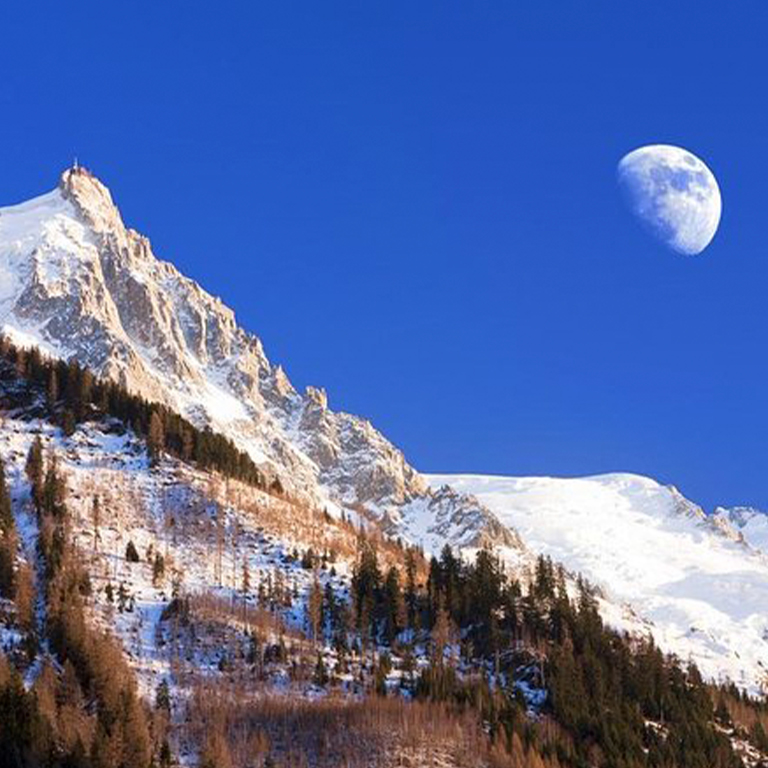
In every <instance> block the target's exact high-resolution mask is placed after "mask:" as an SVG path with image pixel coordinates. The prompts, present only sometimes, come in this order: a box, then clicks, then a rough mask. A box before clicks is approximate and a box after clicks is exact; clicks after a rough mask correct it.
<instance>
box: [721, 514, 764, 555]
mask: <svg viewBox="0 0 768 768" xmlns="http://www.w3.org/2000/svg"><path fill="white" fill-rule="evenodd" d="M714 517H715V519H716V520H720V521H722V523H723V524H726V525H729V526H731V527H732V528H733V529H735V530H736V531H738V532H739V534H740V535H741V536H742V537H743V538H744V541H745V542H746V543H747V544H749V546H750V547H753V548H754V549H758V550H760V551H761V552H763V553H764V554H766V555H768V514H766V513H765V512H763V511H762V510H760V509H755V508H754V507H730V508H728V509H726V508H724V507H718V508H717V509H716V510H715V514H714Z"/></svg>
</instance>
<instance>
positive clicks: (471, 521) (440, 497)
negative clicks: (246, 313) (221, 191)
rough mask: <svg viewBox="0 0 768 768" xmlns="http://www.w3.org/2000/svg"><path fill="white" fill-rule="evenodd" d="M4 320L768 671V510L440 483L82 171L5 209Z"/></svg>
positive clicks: (457, 540)
mask: <svg viewBox="0 0 768 768" xmlns="http://www.w3.org/2000/svg"><path fill="white" fill-rule="evenodd" d="M0 326H1V327H2V330H3V332H4V333H7V334H8V335H9V336H11V338H12V339H13V340H15V341H16V342H17V343H20V344H22V345H31V344H34V345H37V346H39V347H40V348H41V349H43V350H44V351H45V352H47V353H48V354H50V355H52V356H56V357H61V358H65V359H69V358H71V357H74V358H76V359H77V360H78V361H80V362H81V363H83V364H85V365H87V366H88V367H90V368H91V369H92V370H94V371H95V372H96V373H98V374H100V375H103V376H108V377H111V378H113V379H115V380H117V381H119V382H121V383H122V384H124V385H126V386H127V387H128V388H129V389H131V390H133V391H135V392H138V393H140V394H142V395H144V396H145V397H147V398H149V399H152V400H157V401H160V402H163V403H166V404H167V405H169V406H170V407H172V408H173V409H174V410H177V411H179V412H181V413H183V414H184V415H185V416H187V417H188V418H189V419H190V420H192V421H193V422H195V423H196V424H198V425H200V426H204V425H210V426H211V427H212V428H213V429H215V430H216V431H219V432H222V433H224V434H226V435H227V436H229V437H230V438H232V439H233V440H234V441H235V442H236V443H237V444H238V445H239V446H240V447H241V448H243V449H244V450H246V451H248V452H249V453H250V455H251V456H252V457H253V459H254V460H255V461H257V462H259V463H260V464H261V465H262V466H263V467H264V469H265V470H266V471H267V473H268V474H269V473H272V474H274V475H276V476H279V477H280V479H281V481H282V483H283V484H284V485H285V486H286V488H287V490H288V492H289V495H290V496H291V497H293V498H295V499H300V500H303V501H306V502H307V503H308V505H309V506H312V507H315V508H317V509H323V508H325V509H327V510H328V512H329V513H331V514H332V515H337V514H338V513H339V511H340V509H342V508H346V509H347V510H351V511H353V512H354V513H356V514H359V515H363V516H365V515H366V514H367V515H371V516H373V517H375V518H377V519H379V520H380V521H381V523H382V525H383V527H384V529H385V530H387V531H389V532H391V533H393V534H397V535H402V536H405V537H406V538H407V539H409V540H411V541H413V542H416V543H421V544H422V545H423V546H424V547H425V549H426V550H427V551H428V552H435V551H438V550H439V549H440V548H441V547H442V546H443V545H444V544H445V543H450V544H451V545H453V546H456V547H459V548H461V549H463V550H464V551H465V552H467V553H471V552H472V551H473V550H474V549H476V548H477V547H479V546H482V545H483V544H486V543H490V544H492V545H494V546H496V547H498V548H499V549H500V551H501V552H502V553H503V555H504V556H505V557H506V559H507V561H508V562H509V563H510V565H512V566H515V567H518V566H521V567H527V566H528V565H529V564H530V563H531V557H532V552H534V551H535V552H545V553H547V554H550V555H551V556H552V557H553V558H554V559H556V560H559V561H562V562H563V563H564V564H565V565H566V566H567V567H568V568H569V569H571V570H572V571H580V572H583V573H584V574H585V575H586V576H587V577H588V578H589V579H590V580H591V581H593V582H595V583H596V584H598V585H599V586H600V587H602V589H603V592H604V594H605V596H606V599H605V600H604V601H603V603H602V605H603V609H604V612H605V615H606V618H607V619H609V620H610V621H611V622H612V623H614V624H616V625H619V626H625V627H627V628H629V629H632V630H633V631H648V630H650V631H652V632H653V634H654V636H655V637H656V639H657V641H658V643H659V644H660V645H661V646H662V647H663V648H664V649H666V650H668V651H673V652H676V653H677V654H678V655H680V656H681V657H683V658H687V657H688V656H691V657H692V658H694V659H695V660H696V662H697V663H698V664H699V665H700V667H701V668H702V670H703V671H704V672H705V673H706V674H708V675H710V676H712V677H722V676H724V675H728V676H729V677H730V678H732V679H733V680H735V681H736V682H739V683H740V684H742V685H745V686H746V687H750V688H753V689H754V688H755V687H756V685H757V683H758V681H759V680H762V679H763V677H764V675H765V671H766V669H765V667H764V666H763V665H764V664H766V663H768V661H766V660H768V645H767V644H768V640H766V638H768V619H766V615H765V613H764V611H763V608H764V606H765V605H766V604H767V602H766V598H768V559H767V558H768V555H767V554H763V553H768V526H767V525H766V518H765V516H761V515H759V513H755V512H754V511H753V510H751V511H749V514H747V512H746V511H744V512H740V511H738V510H728V511H725V510H722V511H719V512H718V514H716V515H714V516H707V515H705V514H704V513H703V512H702V510H701V509H700V508H699V507H697V506H696V505H695V504H692V503H691V502H689V501H687V500H686V499H684V498H683V497H682V496H681V495H680V494H679V493H678V492H677V491H676V490H674V489H672V488H667V487H664V486H661V485H658V484H657V483H655V482H654V481H652V480H648V479H646V478H640V477H637V476H633V475H608V476H604V477H596V478H584V479H580V480H556V479H548V478H528V479H522V478H521V479H514V478H494V477H481V476H459V475H455V476H452V475H446V476H431V477H429V478H425V477H424V476H423V475H421V474H419V473H418V472H417V471H416V470H415V469H414V468H413V467H412V466H410V464H408V462H407V461H406V459H405V457H404V456H403V454H402V453H401V452H400V451H399V450H398V449H397V448H396V447H395V446H394V445H393V444H392V443H390V442H389V441H388V440H387V439H386V438H385V437H384V436H383V435H382V434H381V433H379V432H378V431H377V430H376V429H375V428H374V427H373V426H372V425H371V424H370V423H369V422H368V421H366V420H364V419H361V418H359V417H356V416H353V415H350V414H345V413H338V412H334V411H332V410H331V409H330V408H329V407H328V398H327V395H326V393H325V391H324V390H322V389H319V388H314V387H308V388H307V390H306V391H305V392H303V393H302V392H298V391H297V390H296V389H295V388H294V387H293V385H292V384H291V382H290V380H289V378H288V377H287V375H286V374H285V372H284V370H283V369H282V368H281V367H280V366H279V365H274V364H273V363H272V362H270V360H269V359H268V358H267V356H266V354H265V352H264V349H263V346H262V343H261V341H260V340H259V339H258V338H257V337H256V336H254V335H252V334H250V333H248V332H247V331H245V330H243V329H242V328H240V327H239V326H238V325H237V322H236V320H235V316H234V313H233V312H232V311H231V310H230V309H229V308H227V307H226V306H224V304H222V302H221V301H220V300H219V299H217V298H214V297H213V296H211V295H210V294H208V293H206V292H205V291H204V290H203V289H202V288H201V287H200V286H199V285H197V283H195V282H194V281H193V280H190V279H188V278H186V277H185V276H184V275H182V274H181V273H180V272H179V271H178V270H177V269H176V268H175V267H174V266H173V265H172V264H170V263H168V262H164V261H160V260H159V259H157V258H156V257H155V255H154V254H153V252H152V248H151V246H150V243H149V240H147V239H146V238H145V237H143V236H142V235H140V234H138V233H137V232H136V231H134V230H132V229H129V228H127V227H125V225H124V224H123V221H122V218H121V216H120V213H119V211H118V209H117V207H116V206H115V204H114V203H113V201H112V198H111V195H110V193H109V191H108V189H107V188H106V187H105V186H104V185H103V184H102V183H101V182H99V181H98V180H97V179H96V178H95V177H94V176H93V175H91V174H90V173H89V172H88V171H86V170H84V169H82V168H74V169H70V170H68V171H66V172H65V173H64V174H63V175H62V177H61V181H60V183H59V185H58V187H57V188H56V189H55V190H54V191H52V192H50V193H48V194H45V195H43V196H41V197H38V198H36V199H34V200H31V201H29V202H26V203H22V204H20V205H16V206H12V207H7V208H0ZM760 550H762V552H761V551H760Z"/></svg>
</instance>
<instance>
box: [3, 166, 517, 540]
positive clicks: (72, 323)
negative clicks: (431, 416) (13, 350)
mask: <svg viewBox="0 0 768 768" xmlns="http://www.w3.org/2000/svg"><path fill="white" fill-rule="evenodd" d="M0 324H1V325H2V329H3V332H4V333H5V334H6V335H8V336H9V337H10V338H11V339H12V340H13V341H15V342H16V343H18V344H21V345H35V346H37V347H39V348H40V349H42V350H43V351H45V352H46V353H48V354H49V355H51V356H53V357H57V358H63V359H76V360H77V361H78V362H80V363H81V364H83V365H85V366H87V367H88V368H89V369H91V370H92V371H93V372H94V373H96V374H98V375H101V376H105V377H108V378H111V379H114V380H115V381H117V382H119V383H120V384H122V385H124V386H126V387H127V388H128V389H130V390H131V391H133V392H136V393H138V394H141V395H143V396H145V397H146V398H148V399H150V400H154V401H158V402H162V403H164V404H166V405H168V406H169V407H171V408H172V409H173V410H175V411H177V412H179V413H181V414H182V415H184V416H186V417H187V418H189V419H190V420H191V421H192V422H193V423H195V424H197V425H199V426H205V425H207V426H210V427H211V428H212V429H213V430H215V431H218V432H221V433H223V434H225V435H227V436H228V437H230V438H232V439H233V440H234V441H235V443H236V444H237V445H238V446H239V447H240V448H241V449H243V450H245V451H247V452H248V453H249V454H250V455H251V457H252V458H253V459H254V461H256V462H258V463H259V464H261V465H262V466H263V468H264V469H265V471H266V473H267V474H268V475H273V476H278V477H279V478H280V480H281V482H282V483H283V484H284V485H285V487H286V489H287V491H288V492H289V494H291V495H294V496H298V497H301V498H304V499H306V500H308V501H310V502H311V503H313V504H315V505H317V506H318V507H320V508H325V509H327V510H328V511H329V512H330V513H331V514H338V513H339V511H340V509H341V508H346V509H347V510H348V511H353V512H355V513H361V514H366V515H368V516H372V517H374V518H376V519H380V520H383V521H384V522H385V524H386V525H387V526H388V529H389V530H390V531H392V532H396V529H397V521H398V520H399V518H400V513H399V510H400V508H401V507H402V506H403V505H405V504H408V503H410V502H413V501H415V500H419V501H420V503H422V504H423V505H425V506H426V507H427V508H428V507H429V506H430V505H431V504H432V503H433V496H434V494H433V493H432V491H430V489H429V487H428V485H427V483H426V482H425V480H424V478H423V477H422V476H421V475H420V474H419V473H418V472H417V471H416V470H414V469H413V467H411V466H410V465H409V464H408V463H407V462H406V460H405V458H404V457H403V454H402V453H401V452H400V451H399V450H398V449H397V448H396V447H395V446H393V445H392V443H390V442H389V441H388V440H387V439H386V438H385V437H384V436H383V435H382V434H381V433H380V432H378V431H377V430H376V429H375V428H374V427H373V426H372V425H371V424H370V423H369V422H368V421H366V420H365V419H361V418H358V417H356V416H352V415H350V414H346V413H337V412H334V411H332V410H331V409H330V408H329V407H328V398H327V396H326V393H325V391H324V390H322V389H319V388H315V387H308V388H307V390H306V391H305V392H303V393H300V392H297V391H296V389H295V388H294V387H293V385H292V384H291V382H290V380H289V379H288V376H287V375H286V374H285V372H284V370H283V369H282V368H281V367H280V366H279V365H273V364H272V363H271V362H270V361H269V359H268V358H267V356H266V354H265V352H264V348H263V346H262V343H261V341H260V340H259V339H258V337H256V336H254V335H252V334H250V333H248V332H246V331H245V330H243V329H242V328H240V327H239V326H238V325H237V323H236V321H235V315H234V313H233V312H232V310H230V309H229V308H227V307H226V306H225V305H224V304H222V302H221V301H220V300H219V299H217V298H214V297H213V296H211V295H210V294H208V293H206V292H205V291H204V290H203V289H202V288H201V287H200V286H199V285H198V284H197V283H195V282H194V281H193V280H190V279H189V278H187V277H184V276H183V275H182V274H180V273H179V271H178V270H177V269H176V268H175V267H174V266H173V265H172V264H170V263H168V262H164V261H160V260H158V259H157V258H156V257H155V256H154V254H153V252H152V248H151V245H150V242H149V240H148V239H147V238H146V237H143V236H142V235H140V234H139V233H138V232H136V231H135V230H133V229H129V228H127V227H126V226H125V225H124V224H123V221H122V218H121V216H120V213H119V211H118V209H117V207H116V205H115V204H114V202H113V200H112V197H111V195H110V193H109V190H108V189H107V188H106V187H105V186H104V185H103V184H102V183H101V182H100V181H99V180H98V179H97V178H95V177H94V176H93V175H92V174H91V173H89V172H88V171H87V170H86V169H84V168H82V167H76V168H72V169H69V170H67V171H65V172H64V173H63V174H62V176H61V179H60V182H59V185H58V187H57V188H56V189H55V190H53V191H52V192H49V193H48V194H45V195H43V196H41V197H38V198H35V199H34V200H31V201H29V202H26V203H22V204H21V205H16V206H12V207H6V208H2V209H0ZM454 501H455V503H456V504H457V505H458V506H457V513H458V514H459V516H460V517H461V519H462V520H463V519H465V518H466V516H467V514H468V513H469V511H468V507H469V508H471V515H472V517H473V520H474V526H473V530H472V532H471V535H470V536H469V539H467V535H468V531H467V529H466V526H465V525H463V523H461V522H460V521H459V522H457V523H456V526H454V525H453V523H452V522H451V516H452V511H451V509H449V508H448V507H446V503H445V499H444V498H443V499H441V500H440V501H436V502H434V503H438V504H439V506H440V530H441V534H442V535H443V536H444V537H445V540H446V541H449V542H451V541H453V540H454V538H455V536H459V535H461V536H462V537H463V538H462V541H461V543H469V540H474V541H475V542H476V543H479V542H480V541H483V540H488V539H494V540H496V539H498V542H499V543H505V544H507V545H510V546H514V545H515V544H516V541H515V538H514V536H513V535H512V534H510V533H509V532H508V531H507V530H506V529H505V528H504V527H503V526H501V525H499V524H498V521H496V520H495V519H494V518H493V515H492V514H491V513H490V512H489V511H488V510H487V509H485V508H483V507H482V506H480V505H478V504H477V503H476V502H474V501H473V500H471V499H466V498H463V499H460V498H458V497H456V498H455V499H454ZM449 506H450V505H449ZM459 508H460V509H459ZM454 527H456V528H457V531H458V528H459V527H460V528H461V532H460V534H459V533H457V531H454V530H453V528H454ZM456 541H457V542H458V539H457V540H456Z"/></svg>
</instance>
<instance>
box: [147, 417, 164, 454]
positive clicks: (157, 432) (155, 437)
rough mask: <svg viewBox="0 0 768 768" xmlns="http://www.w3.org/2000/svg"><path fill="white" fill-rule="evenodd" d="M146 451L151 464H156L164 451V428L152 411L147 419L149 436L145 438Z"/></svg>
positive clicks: (161, 421)
mask: <svg viewBox="0 0 768 768" xmlns="http://www.w3.org/2000/svg"><path fill="white" fill-rule="evenodd" d="M147 449H148V451H149V456H150V458H151V459H152V463H153V464H157V463H158V462H159V461H160V459H161V458H162V455H163V451H164V450H165V428H164V427H163V419H162V417H161V416H160V414H159V413H158V412H157V411H156V410H153V411H152V416H150V419H149V434H148V436H147Z"/></svg>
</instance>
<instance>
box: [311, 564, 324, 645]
mask: <svg viewBox="0 0 768 768" xmlns="http://www.w3.org/2000/svg"><path fill="white" fill-rule="evenodd" d="M307 616H308V618H309V626H310V630H311V632H312V642H313V643H314V644H316V643H317V641H318V640H319V639H321V637H322V626H323V590H322V588H321V586H320V581H319V580H318V578H317V576H315V579H314V581H313V582H312V586H311V587H310V590H309V599H308V601H307Z"/></svg>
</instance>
